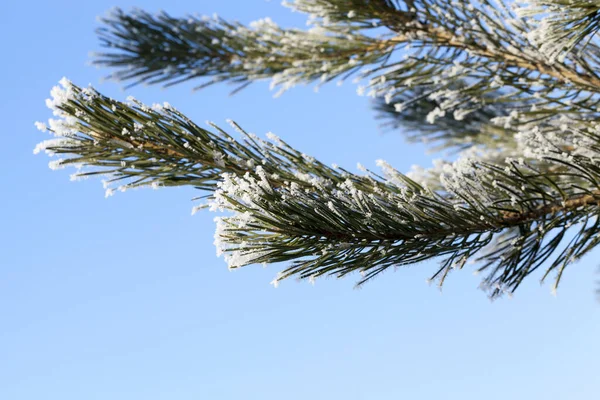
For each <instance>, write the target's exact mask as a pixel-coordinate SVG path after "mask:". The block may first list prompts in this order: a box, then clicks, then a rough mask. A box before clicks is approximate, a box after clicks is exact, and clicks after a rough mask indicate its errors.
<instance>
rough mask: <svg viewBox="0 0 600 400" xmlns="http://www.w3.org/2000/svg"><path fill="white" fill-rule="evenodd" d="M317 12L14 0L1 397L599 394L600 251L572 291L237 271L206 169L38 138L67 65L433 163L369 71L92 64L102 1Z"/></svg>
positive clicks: (72, 71)
mask: <svg viewBox="0 0 600 400" xmlns="http://www.w3.org/2000/svg"><path fill="white" fill-rule="evenodd" d="M117 5H118V6H120V7H123V8H125V9H127V8H129V7H131V6H140V7H144V8H147V9H149V10H158V9H161V8H162V9H165V10H166V11H168V12H169V13H171V14H172V15H183V14H185V13H192V12H198V13H201V14H212V13H213V12H217V13H218V14H220V15H222V16H223V17H226V18H232V19H238V20H240V21H242V22H249V21H252V20H255V19H258V18H261V17H264V16H270V17H272V18H273V19H274V20H275V21H276V22H279V23H280V24H282V25H297V26H302V25H303V23H304V20H303V17H302V16H301V15H298V14H292V13H290V12H289V11H288V10H287V9H284V8H282V7H281V6H280V5H279V2H275V1H273V2H266V1H264V0H244V1H241V0H220V1H203V0H199V1H193V2H192V1H171V2H163V1H154V0H153V1H145V2H143V3H140V2H131V1H120V2H119V3H115V2H114V0H111V1H104V0H98V1H94V2H82V1H63V0H55V1H52V2H25V1H21V2H17V1H9V2H8V4H6V3H5V4H3V9H2V11H0V15H1V16H2V17H3V23H2V24H1V25H0V32H1V33H2V37H3V38H5V40H4V43H3V47H4V49H3V54H4V57H3V62H2V63H1V64H0V76H1V77H2V78H1V79H2V90H3V92H4V93H3V95H2V96H1V100H0V102H1V105H2V109H4V110H5V117H4V120H3V126H4V128H3V129H4V133H3V145H4V151H3V155H2V157H1V158H0V174H1V177H2V182H3V185H4V186H3V189H2V196H0V213H2V223H1V225H0V250H1V251H0V266H1V268H0V399H10V400H34V399H35V400H38V399H44V400H54V399H56V400H59V399H60V400H82V399H86V400H96V399H98V400H100V399H102V400H105V399H106V400H108V399H110V400H137V399H140V400H142V399H143V400H163V399H164V400H167V399H168V400H191V399H236V400H239V399H261V400H268V399H279V398H285V399H286V400H296V399H302V400H306V399H311V400H319V399H328V400H329V399H338V398H339V399H344V400H355V399H356V400H358V399H378V400H384V399H460V400H471V399H477V400H480V399H486V400H495V399H507V398H510V399H528V400H530V399H538V398H540V399H541V398H543V399H546V400H549V399H566V398H568V399H593V398H597V396H598V393H599V392H600V383H599V382H598V379H597V371H598V360H600V350H599V346H598V337H599V335H598V334H599V322H600V319H599V317H600V306H599V303H598V302H597V300H596V298H595V294H594V291H595V289H596V288H597V287H598V285H600V283H596V280H600V274H599V273H598V266H599V264H600V262H599V261H598V259H599V258H600V257H599V253H598V252H595V253H594V254H592V255H591V256H589V257H588V258H587V259H585V260H584V261H582V262H580V263H578V264H576V265H573V266H572V267H570V269H569V270H568V271H567V273H566V276H565V279H564V280H563V283H562V285H561V287H560V289H559V293H558V296H557V297H553V296H551V295H550V285H549V284H546V285H544V286H541V287H540V285H539V284H538V282H537V277H534V278H533V279H530V282H528V283H527V284H525V285H524V286H523V287H522V288H521V289H520V290H519V292H518V293H517V294H516V296H515V297H514V298H513V299H512V300H508V299H504V300H500V301H496V302H493V303H491V302H490V301H489V300H488V299H487V298H486V296H485V294H484V293H483V292H481V291H480V290H478V289H477V286H478V283H479V280H478V278H477V277H474V276H473V275H472V274H471V272H470V271H469V270H465V271H463V272H460V273H456V274H454V275H453V276H451V277H450V278H449V279H448V281H447V283H446V287H445V289H444V292H443V294H440V292H439V291H438V290H437V289H436V288H434V287H430V286H428V285H427V284H426V283H425V279H426V278H427V277H429V275H430V274H431V273H432V271H434V269H435V263H424V264H419V265H415V266H412V267H411V268H402V269H400V270H398V271H396V272H390V273H387V274H384V276H383V277H381V278H379V279H377V280H375V281H374V282H372V283H370V284H368V285H366V286H365V287H364V288H363V289H361V290H353V286H354V283H355V280H354V279H353V278H346V279H344V280H334V279H330V280H320V281H317V284H316V285H315V286H314V287H313V286H311V285H310V284H308V283H300V282H295V281H285V282H283V283H282V285H281V286H280V287H279V288H278V289H274V288H273V287H272V286H270V285H269V282H270V281H271V280H272V279H273V277H274V276H275V275H276V272H277V271H278V270H279V269H280V268H281V267H282V266H278V265H271V266H269V267H268V268H266V269H263V268H262V267H259V266H257V267H248V268H245V269H243V270H241V271H236V272H229V271H228V270H227V268H226V265H225V263H224V261H223V260H222V259H219V258H217V257H216V255H215V249H214V247H213V245H212V242H213V232H214V225H213V222H212V219H213V217H214V216H215V215H214V214H211V213H209V212H202V213H199V214H197V215H195V216H194V217H191V216H190V211H191V207H192V202H191V201H190V199H191V198H192V197H193V196H194V195H196V194H197V193H195V192H194V191H193V190H191V189H170V190H158V191H152V190H136V191H131V192H127V193H125V194H121V193H118V194H117V195H115V196H114V197H111V198H109V199H105V198H104V190H103V189H102V185H101V184H100V182H99V181H97V180H93V179H90V180H87V181H84V182H70V181H69V174H70V171H64V170H62V171H57V172H52V171H50V170H49V169H48V168H47V163H48V161H49V160H48V158H47V157H45V156H42V155H38V156H34V155H33V154H32V149H33V148H34V146H35V144H36V143H37V142H39V141H41V140H44V139H46V138H47V137H46V136H45V134H43V133H41V132H38V131H37V130H36V129H35V128H34V126H33V123H34V121H37V120H46V119H47V118H48V117H50V111H49V110H47V109H46V107H45V105H44V100H45V99H46V98H47V97H48V95H49V91H50V89H51V87H52V86H53V85H55V84H56V83H57V82H58V80H59V79H60V78H61V77H63V76H67V77H68V78H69V79H71V80H72V81H73V82H74V83H76V84H78V85H87V84H88V83H92V84H93V85H94V86H96V87H97V88H98V89H99V90H100V91H101V92H103V93H105V94H107V95H109V96H112V97H115V98H120V99H125V97H126V96H127V95H129V94H131V95H134V96H135V97H137V98H138V99H140V100H142V101H145V102H147V103H153V102H162V101H168V102H170V103H171V104H172V105H174V106H176V107H177V108H179V109H180V110H182V111H183V112H184V113H186V114H187V115H188V116H189V117H191V118H192V119H194V120H195V121H197V122H202V121H205V120H212V121H215V122H219V123H222V124H223V125H225V122H224V121H225V119H227V118H231V119H234V120H235V121H237V122H238V123H240V124H241V125H242V126H243V127H244V128H245V129H247V130H249V131H251V132H255V133H257V134H261V135H264V134H265V133H266V132H268V131H273V132H274V133H276V134H278V135H279V136H281V137H282V138H284V139H285V140H287V141H288V142H290V143H291V144H293V145H294V146H295V147H297V148H299V149H301V150H302V151H304V152H306V153H308V154H311V155H313V156H316V157H317V158H319V159H321V160H322V161H325V162H328V163H333V162H335V163H338V164H340V165H341V166H347V167H349V168H350V169H352V168H354V166H355V165H356V162H358V161H360V162H361V163H363V164H364V165H366V166H367V167H369V168H375V165H374V164H375V160H376V159H378V158H383V159H386V160H387V161H389V162H390V163H392V164H393V165H394V166H396V167H397V168H398V169H400V170H408V169H409V168H410V166H411V165H412V164H416V163H419V164H424V165H428V163H429V162H430V158H429V157H428V156H426V155H425V153H424V148H423V147H422V146H418V145H409V144H407V143H405V141H404V140H403V139H402V136H401V135H400V134H399V133H398V132H389V133H384V132H382V131H381V129H380V128H379V127H378V122H377V121H375V119H374V114H373V113H372V112H371V111H370V109H369V104H368V100H367V99H366V98H364V97H359V96H357V95H356V86H354V85H353V84H347V85H344V86H342V87H337V86H335V85H330V86H326V87H323V88H322V89H321V91H320V93H318V94H316V93H314V92H313V90H312V88H310V87H305V88H304V87H301V88H297V89H295V90H293V91H291V92H288V93H286V94H285V95H284V96H283V97H281V98H278V99H274V98H273V97H272V94H273V93H272V92H269V90H268V84H267V83H258V84H255V85H253V86H251V87H250V88H248V89H246V90H245V91H243V92H241V93H240V94H238V95H236V96H234V97H230V96H228V93H229V91H230V90H231V87H227V86H216V87H212V88H209V89H206V90H204V91H201V92H198V93H193V94H192V93H191V90H190V89H191V86H192V85H191V84H187V85H180V86H177V87H173V88H170V89H168V90H162V89H160V88H157V87H136V88H134V89H132V90H129V91H127V92H123V91H122V90H121V89H120V86H119V85H117V84H115V83H110V82H106V83H102V81H101V78H102V77H103V76H105V75H106V74H107V71H106V70H98V69H95V68H93V67H90V66H87V65H86V63H87V61H88V60H89V58H88V52H89V51H94V50H99V48H98V43H97V40H96V38H95V35H94V28H95V27H96V26H97V22H96V19H95V18H96V16H98V15H101V14H103V13H104V12H105V11H106V10H108V9H109V8H110V7H112V6H117Z"/></svg>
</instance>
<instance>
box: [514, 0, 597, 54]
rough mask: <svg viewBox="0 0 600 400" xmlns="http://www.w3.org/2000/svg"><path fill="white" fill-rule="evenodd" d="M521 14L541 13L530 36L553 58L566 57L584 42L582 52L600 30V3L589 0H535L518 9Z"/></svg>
mask: <svg viewBox="0 0 600 400" xmlns="http://www.w3.org/2000/svg"><path fill="white" fill-rule="evenodd" d="M518 12H519V14H520V15H522V16H537V15H542V16H543V18H542V19H541V21H540V24H539V26H538V27H537V28H536V29H535V30H533V31H531V32H530V33H529V35H528V37H529V38H530V40H531V41H532V42H534V43H537V44H539V45H540V47H541V50H542V51H543V52H545V53H546V54H547V55H548V56H549V57H550V59H552V60H554V59H556V58H559V59H564V57H565V56H566V55H567V54H568V53H570V52H571V51H573V50H574V49H575V48H576V47H578V46H579V45H580V44H582V43H583V42H584V40H586V38H587V43H584V44H583V46H581V47H580V49H579V50H578V51H579V52H582V51H584V50H585V47H586V45H587V44H589V42H590V41H591V40H592V38H593V37H594V36H595V35H596V33H597V32H598V29H600V4H597V2H594V1H587V0H533V1H530V2H529V4H527V5H526V6H522V7H521V8H520V9H518Z"/></svg>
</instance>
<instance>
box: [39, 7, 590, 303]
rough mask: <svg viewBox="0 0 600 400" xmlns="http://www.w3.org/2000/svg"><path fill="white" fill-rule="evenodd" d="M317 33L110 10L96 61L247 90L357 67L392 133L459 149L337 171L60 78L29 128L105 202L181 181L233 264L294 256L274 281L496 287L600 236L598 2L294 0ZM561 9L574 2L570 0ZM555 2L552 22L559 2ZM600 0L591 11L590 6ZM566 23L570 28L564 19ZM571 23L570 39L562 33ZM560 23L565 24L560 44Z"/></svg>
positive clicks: (164, 108)
mask: <svg viewBox="0 0 600 400" xmlns="http://www.w3.org/2000/svg"><path fill="white" fill-rule="evenodd" d="M284 3H285V5H287V6H289V7H290V8H292V9H293V10H295V11H298V12H302V13H306V14H307V15H308V20H309V23H310V24H311V25H312V27H311V28H309V29H307V30H301V29H285V28H281V27H279V26H278V25H276V24H275V23H274V22H273V21H271V20H269V19H264V20H261V21H258V22H255V23H252V24H250V25H248V26H244V25H242V24H239V23H237V22H229V21H226V20H224V19H222V18H219V17H217V16H214V17H209V18H207V17H186V18H173V17H171V16H169V15H167V14H166V13H160V14H157V15H153V14H149V13H147V12H145V11H141V10H134V11H132V12H130V13H126V12H123V11H121V10H118V9H117V10H115V11H113V12H112V14H110V15H109V16H108V17H106V18H104V19H103V23H104V26H103V27H102V28H101V29H100V30H99V35H100V39H101V41H102V43H103V44H104V45H105V46H106V47H107V49H108V50H107V51H106V52H105V53H102V54H99V55H97V56H96V58H95V63H96V64H97V65H101V66H106V67H112V68H115V69H116V70H115V72H114V73H113V75H112V76H113V77H116V78H118V79H120V80H124V81H129V82H132V83H133V84H135V83H142V82H143V83H149V84H153V83H157V84H159V83H160V84H165V85H171V84H176V83H179V82H182V81H187V80H197V82H199V83H200V86H203V85H207V84H211V83H216V82H230V83H234V84H236V85H238V89H240V88H242V87H244V86H245V85H247V84H249V83H251V82H254V81H257V80H271V83H272V87H276V88H278V89H279V92H278V93H281V92H282V91H285V90H288V89H290V88H291V87H293V86H294V85H296V84H298V83H311V82H317V83H318V84H322V83H325V82H329V81H331V80H333V79H342V80H343V79H346V78H348V77H349V76H352V75H354V78H355V80H357V82H358V83H359V87H358V90H357V91H358V93H359V94H368V95H370V96H371V97H374V98H375V104H376V108H377V110H378V112H379V115H380V117H382V118H384V120H385V121H386V123H387V124H388V126H390V127H393V128H407V129H405V130H406V131H407V132H408V134H409V138H411V139H420V140H426V141H428V142H432V143H433V144H434V145H435V146H436V147H435V148H436V149H447V148H451V149H455V150H456V151H457V152H458V154H457V155H456V157H455V158H454V159H452V160H448V159H440V160H437V161H436V162H435V163H434V166H433V167H432V168H422V167H419V168H415V169H414V170H413V171H412V172H410V173H409V174H407V175H404V174H402V173H400V172H398V171H397V170H395V169H394V168H392V167H391V166H390V165H389V164H387V163H386V162H384V161H380V162H378V164H379V166H380V167H381V168H382V170H383V173H382V174H381V175H379V174H376V173H374V172H371V171H365V173H364V174H363V175H356V174H352V173H350V172H348V171H347V170H344V169H341V168H339V167H335V168H333V167H328V166H326V165H324V164H322V163H320V162H319V161H318V160H315V159H314V158H312V157H310V156H308V155H306V154H303V153H302V152H300V151H297V150H296V149H294V148H293V147H291V146H289V145H288V144H286V143H285V142H283V141H282V140H281V139H279V138H278V137H276V136H274V135H272V134H271V135H269V138H268V140H266V139H262V138H259V137H256V136H254V135H251V134H248V133H246V132H244V131H243V130H242V129H241V128H240V127H239V126H238V125H236V124H233V127H234V128H235V129H236V130H238V131H239V134H240V135H241V137H240V138H238V139H236V138H234V137H233V136H232V135H230V134H229V133H227V132H226V131H224V130H222V129H221V128H219V127H217V126H216V125H214V124H211V126H210V127H208V128H206V129H205V128H201V127H200V126H198V125H196V124H195V123H193V122H192V121H190V120H189V119H188V118H186V117H185V116H184V115H182V114H181V113H179V112H178V111H176V110H175V109H174V108H173V107H171V106H169V105H155V106H152V107H148V106H145V105H144V104H141V103H139V102H137V101H136V100H134V99H130V100H129V101H128V102H127V103H123V102H119V101H116V100H113V99H110V98H107V97H105V96H103V95H101V94H100V93H98V92H96V91H95V90H94V89H92V88H80V87H78V86H76V85H74V84H72V83H70V82H68V81H67V80H64V81H62V82H61V87H57V88H55V89H53V91H52V96H53V98H52V99H51V100H49V102H48V105H49V106H50V107H51V108H52V110H53V111H54V113H55V114H56V116H57V117H58V118H57V119H51V120H50V121H49V122H48V124H42V123H38V127H39V128H41V129H42V130H49V131H51V132H53V133H54V134H56V135H57V138H55V139H52V140H50V141H46V142H44V143H42V144H40V146H38V148H37V149H36V151H40V150H42V149H45V150H46V151H48V152H50V153H52V154H57V155H60V156H63V157H64V158H63V159H59V160H57V161H53V162H52V164H51V165H52V167H55V168H58V167H62V166H66V165H74V166H76V167H78V172H77V173H76V174H74V175H73V178H74V179H77V178H80V177H85V176H89V175H106V176H107V177H106V185H107V195H111V194H113V193H114V191H115V190H121V191H124V190H127V189H128V188H131V187H136V186H152V187H161V186H176V185H189V186H192V187H196V188H198V189H200V190H202V191H203V192H204V196H203V197H205V198H206V201H207V202H206V203H205V204H203V205H200V206H199V207H198V208H201V207H208V208H211V209H212V210H213V211H225V212H226V213H228V214H226V215H225V216H221V217H218V218H217V221H218V222H217V233H216V236H215V239H216V244H217V247H218V251H219V253H222V254H224V255H225V258H226V259H227V262H228V265H229V267H230V268H239V267H243V266H246V265H250V264H256V263H278V262H284V263H286V264H287V265H286V268H285V269H284V270H283V271H282V272H281V274H280V275H279V276H278V277H277V278H276V279H275V281H274V283H275V284H277V283H278V282H279V281H280V280H281V279H284V278H287V277H293V276H295V277H300V278H306V279H309V280H313V279H315V278H317V277H320V276H324V275H334V276H338V277H341V276H345V275H347V274H350V273H353V272H358V273H360V274H361V275H362V278H360V279H359V284H362V283H363V282H365V281H367V280H369V279H371V278H373V277H375V276H376V275H378V274H380V273H382V272H384V271H386V270H388V269H390V268H392V267H398V266H402V265H407V264H413V263H416V262H420V261H424V260H428V259H433V258H435V259H439V260H440V268H439V270H438V271H437V273H436V274H435V275H434V277H433V278H434V279H437V280H438V282H439V283H440V284H441V283H443V282H444V280H445V278H446V276H447V274H448V273H449V272H450V271H452V270H453V269H461V268H463V266H464V265H465V263H467V261H474V262H476V263H477V264H478V267H477V271H479V272H483V273H484V274H485V277H484V281H483V286H484V287H485V288H487V289H488V290H489V292H490V294H491V296H493V297H494V296H498V295H500V294H502V293H505V292H513V291H514V290H515V289H516V288H517V287H518V286H519V285H520V284H521V283H522V282H523V280H524V279H525V278H526V277H527V276H529V275H530V274H531V273H532V272H534V271H536V270H538V269H543V271H544V273H543V274H542V275H543V278H545V277H546V276H548V275H549V274H552V275H554V287H556V286H557V285H558V283H559V282H560V280H561V278H562V275H563V271H564V269H565V268H566V266H568V265H569V264H571V263H572V262H574V261H575V260H577V259H578V258H580V257H582V256H583V255H585V254H586V253H587V252H589V251H590V250H591V249H593V248H594V247H595V246H596V244H597V243H598V241H599V240H600V229H599V227H598V224H599V221H598V212H599V209H598V207H599V205H600V166H599V160H600V123H599V121H600V115H599V113H598V107H599V104H598V101H599V94H600V75H599V74H598V66H599V64H600V51H599V49H600V48H599V47H598V46H597V45H596V43H595V40H594V34H595V31H596V21H595V18H596V13H597V7H596V6H594V4H595V2H583V1H575V0H574V1H564V2H559V1H552V2H551V1H532V2H530V6H529V7H528V6H527V5H522V4H521V5H519V6H518V7H516V11H515V7H513V3H512V2H502V1H492V0H489V1H488V0H479V1H475V0H470V1H463V2H455V1H443V0H413V1H400V0H352V1H342V0H295V1H288V2H284ZM567 3H568V4H567ZM561 5H562V6H564V10H565V13H564V15H559V14H558V11H559V9H558V8H557V6H561ZM588 6H589V7H588ZM561 30H562V31H561ZM561 32H564V34H563V33H561ZM557 35H559V36H557Z"/></svg>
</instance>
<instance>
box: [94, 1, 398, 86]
mask: <svg viewBox="0 0 600 400" xmlns="http://www.w3.org/2000/svg"><path fill="white" fill-rule="evenodd" d="M102 21H103V22H104V24H105V25H106V26H105V27H102V28H100V29H99V30H98V33H99V36H100V40H101V42H102V44H103V46H104V47H107V48H109V49H111V50H113V52H108V53H101V54H98V55H97V56H96V59H95V60H94V64H96V65H99V66H105V67H113V68H117V71H116V72H115V73H114V74H112V75H111V78H116V79H118V80H130V81H132V82H133V84H138V83H148V84H156V83H163V84H165V85H166V86H169V85H174V84H177V83H180V82H183V81H187V80H190V79H204V83H203V84H202V85H200V86H198V87H197V88H200V87H204V86H206V85H210V84H213V83H216V82H223V81H227V82H230V83H233V84H236V85H238V90H239V89H240V88H243V87H245V86H246V85H247V84H249V83H251V82H253V81H256V80H261V79H266V78H269V79H272V80H273V87H275V86H281V88H282V90H286V89H288V88H290V87H292V86H294V85H296V84H298V83H306V82H312V81H316V80H317V81H318V80H320V81H323V82H326V81H330V80H332V79H334V78H336V77H339V76H342V75H350V74H352V73H353V72H356V71H357V70H358V69H359V68H360V67H361V66H364V65H368V64H372V63H377V62H379V61H380V60H381V59H382V58H383V57H385V55H386V54H387V53H388V49H387V48H386V47H385V46H384V47H382V46H381V43H380V41H378V40H376V39H373V38H370V37H368V36H364V35H360V34H358V33H357V32H355V31H353V30H351V29H341V28H340V29H330V30H323V29H320V28H314V29H312V30H309V31H301V30H298V29H282V28H280V27H278V26H277V25H276V24H275V23H273V22H272V21H271V20H270V19H268V18H267V19H264V20H261V21H256V22H254V23H252V24H251V27H250V28H248V27H245V26H243V25H242V24H239V23H236V22H227V21H225V20H223V19H221V18H219V17H216V16H215V17H213V18H206V17H203V18H200V19H198V18H195V17H188V18H185V19H181V18H172V17H170V16H169V15H167V14H166V13H164V12H163V13H160V14H158V15H152V14H149V13H147V12H145V11H142V10H134V11H133V12H131V13H130V14H125V13H124V12H122V11H121V10H120V9H116V10H114V12H113V13H112V14H111V15H109V16H108V17H106V18H104V19H103V20H102ZM114 50H116V51H114Z"/></svg>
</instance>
